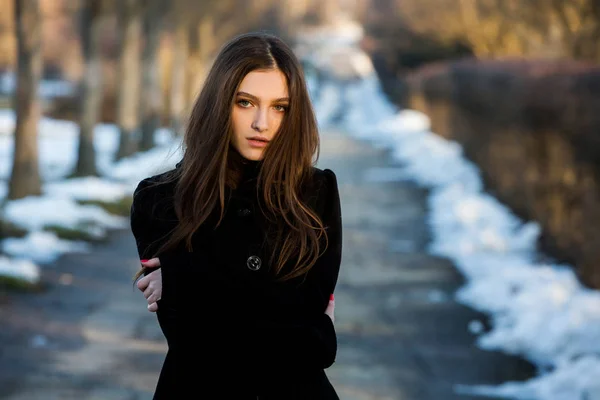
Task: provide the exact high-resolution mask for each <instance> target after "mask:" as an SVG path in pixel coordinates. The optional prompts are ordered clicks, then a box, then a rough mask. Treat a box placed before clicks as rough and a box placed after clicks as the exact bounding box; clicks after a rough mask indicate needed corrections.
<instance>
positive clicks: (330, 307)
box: [325, 293, 335, 322]
mask: <svg viewBox="0 0 600 400" xmlns="http://www.w3.org/2000/svg"><path fill="white" fill-rule="evenodd" d="M334 311H335V298H334V296H333V293H332V294H331V296H329V304H327V308H326V309H325V314H327V315H329V318H331V321H332V322H335V315H334Z"/></svg>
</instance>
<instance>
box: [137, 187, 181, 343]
mask: <svg viewBox="0 0 600 400" xmlns="http://www.w3.org/2000/svg"><path fill="white" fill-rule="evenodd" d="M153 184H154V182H153V181H152V180H151V179H144V180H142V181H141V182H140V183H139V184H138V186H137V187H136V189H135V191H134V193H133V201H132V205H131V209H130V226H131V232H132V233H133V236H134V238H135V242H136V247H137V252H138V256H139V258H140V259H150V258H152V257H154V255H155V253H156V251H157V250H158V248H159V246H160V245H161V244H162V243H163V242H164V239H165V238H166V237H167V235H168V233H169V232H168V229H169V224H168V223H167V222H168V221H165V220H160V219H159V218H158V217H157V216H156V215H155V213H154V212H153V210H154V209H155V206H156V200H157V196H156V191H155V190H156V188H155V187H153ZM159 258H160V261H161V264H162V265H163V266H165V264H168V263H169V258H168V257H166V256H165V257H163V256H161V257H159ZM155 269H156V268H153V269H150V268H146V269H145V270H144V274H145V275H147V274H148V273H150V272H152V271H153V270H155ZM165 270H170V269H169V268H162V269H161V273H162V278H163V279H162V282H163V292H165V290H166V291H169V292H171V291H173V289H172V288H170V286H172V285H173V280H172V279H169V275H168V274H165V273H164V271H165ZM165 275H167V276H165ZM158 303H159V307H158V311H157V313H156V314H157V318H158V322H159V324H160V327H161V330H162V331H163V334H164V335H165V338H166V339H167V342H169V345H171V343H173V342H174V332H175V321H176V320H175V305H174V304H169V303H165V302H164V301H162V300H159V302H158Z"/></svg>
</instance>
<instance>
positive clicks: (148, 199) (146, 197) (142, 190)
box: [133, 169, 176, 206]
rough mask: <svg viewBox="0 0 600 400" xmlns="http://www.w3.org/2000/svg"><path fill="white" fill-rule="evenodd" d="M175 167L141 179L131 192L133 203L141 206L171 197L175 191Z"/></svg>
mask: <svg viewBox="0 0 600 400" xmlns="http://www.w3.org/2000/svg"><path fill="white" fill-rule="evenodd" d="M175 184H176V177H175V169H173V170H169V171H166V172H163V173H160V174H156V175H152V176H149V177H146V178H144V179H142V180H141V181H140V182H139V183H138V184H137V187H136V188H135V190H134V192H133V203H134V204H135V205H138V206H143V205H144V204H148V203H154V204H155V203H156V202H157V201H159V200H166V199H170V198H172V197H173V194H174V192H175Z"/></svg>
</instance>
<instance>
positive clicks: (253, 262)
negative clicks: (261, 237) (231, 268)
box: [246, 256, 262, 271]
mask: <svg viewBox="0 0 600 400" xmlns="http://www.w3.org/2000/svg"><path fill="white" fill-rule="evenodd" d="M246 265H247V266H248V268H249V269H251V270H252V271H258V270H259V269H260V266H261V265H262V261H261V259H260V257H257V256H250V257H248V260H246Z"/></svg>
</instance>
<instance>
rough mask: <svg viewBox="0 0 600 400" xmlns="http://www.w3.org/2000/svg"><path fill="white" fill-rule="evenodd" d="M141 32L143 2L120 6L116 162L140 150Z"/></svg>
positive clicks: (132, 0)
mask: <svg viewBox="0 0 600 400" xmlns="http://www.w3.org/2000/svg"><path fill="white" fill-rule="evenodd" d="M141 33H142V7H141V0H122V1H121V2H120V3H119V39H120V41H119V42H120V45H121V48H120V52H119V53H120V57H119V72H118V74H119V75H118V82H119V83H118V87H117V90H118V100H117V102H118V103H117V126H118V128H119V133H120V135H119V137H120V140H119V150H118V151H117V155H116V159H117V160H119V159H121V158H123V157H127V156H129V155H131V154H133V153H135V152H136V151H137V140H136V135H137V134H138V131H139V119H140V118H139V117H140V116H139V112H140V106H139V105H140V87H141V78H140V51H141Z"/></svg>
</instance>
